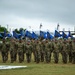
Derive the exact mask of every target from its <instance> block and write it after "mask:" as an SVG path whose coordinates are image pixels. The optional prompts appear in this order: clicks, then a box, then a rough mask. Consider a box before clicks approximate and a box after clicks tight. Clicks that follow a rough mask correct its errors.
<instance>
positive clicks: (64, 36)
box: [62, 31, 68, 39]
mask: <svg viewBox="0 0 75 75" xmlns="http://www.w3.org/2000/svg"><path fill="white" fill-rule="evenodd" d="M62 37H63V38H66V39H68V36H67V35H66V34H65V33H64V31H63V32H62Z"/></svg>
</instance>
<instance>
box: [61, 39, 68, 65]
mask: <svg viewBox="0 0 75 75" xmlns="http://www.w3.org/2000/svg"><path fill="white" fill-rule="evenodd" d="M67 57H68V45H67V40H64V41H63V45H62V61H63V63H65V64H66V63H67Z"/></svg>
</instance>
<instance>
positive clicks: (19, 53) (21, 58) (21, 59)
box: [18, 51, 24, 63]
mask: <svg viewBox="0 0 75 75" xmlns="http://www.w3.org/2000/svg"><path fill="white" fill-rule="evenodd" d="M18 57H19V62H20V63H21V62H22V61H24V53H23V51H19V52H18Z"/></svg>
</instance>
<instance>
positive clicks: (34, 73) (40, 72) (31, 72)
mask: <svg viewBox="0 0 75 75" xmlns="http://www.w3.org/2000/svg"><path fill="white" fill-rule="evenodd" d="M0 65H22V66H23V65H24V66H25V65H26V66H28V67H27V68H21V69H11V70H0V75H75V65H74V64H71V63H67V64H63V63H62V62H61V57H60V61H59V63H58V64H55V63H54V62H53V58H52V61H51V63H46V62H40V63H39V64H36V63H35V62H33V60H32V62H30V63H27V62H26V60H25V61H24V62H23V63H19V62H18V60H17V61H16V62H14V63H10V59H9V60H8V61H7V62H6V63H2V60H1V56H0Z"/></svg>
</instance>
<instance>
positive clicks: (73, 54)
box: [72, 52, 75, 64]
mask: <svg viewBox="0 0 75 75" xmlns="http://www.w3.org/2000/svg"><path fill="white" fill-rule="evenodd" d="M72 63H73V64H75V52H72Z"/></svg>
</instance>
